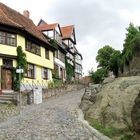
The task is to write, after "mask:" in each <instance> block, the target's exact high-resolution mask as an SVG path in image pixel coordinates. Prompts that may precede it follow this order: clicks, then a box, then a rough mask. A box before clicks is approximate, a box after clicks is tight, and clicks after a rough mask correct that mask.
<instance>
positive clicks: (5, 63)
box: [3, 59, 13, 67]
mask: <svg viewBox="0 0 140 140" xmlns="http://www.w3.org/2000/svg"><path fill="white" fill-rule="evenodd" d="M3 66H4V67H12V66H13V60H11V59H3Z"/></svg>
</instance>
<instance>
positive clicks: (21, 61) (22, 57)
mask: <svg viewBox="0 0 140 140" xmlns="http://www.w3.org/2000/svg"><path fill="white" fill-rule="evenodd" d="M19 68H21V69H23V70H24V72H23V73H21V79H19V74H17V73H16V71H14V90H16V91H18V90H19V88H20V82H21V80H22V79H23V77H24V74H25V73H26V72H27V60H26V54H25V53H24V52H23V50H22V47H21V46H18V47H17V67H16V69H19Z"/></svg>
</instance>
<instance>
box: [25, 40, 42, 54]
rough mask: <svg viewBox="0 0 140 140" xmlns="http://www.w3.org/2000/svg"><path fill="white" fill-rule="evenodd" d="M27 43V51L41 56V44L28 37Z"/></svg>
mask: <svg viewBox="0 0 140 140" xmlns="http://www.w3.org/2000/svg"><path fill="white" fill-rule="evenodd" d="M25 44H26V46H25V50H26V51H28V52H31V53H33V54H36V55H39V56H41V46H39V45H38V44H36V43H33V42H32V41H30V40H27V39H26V43H25Z"/></svg>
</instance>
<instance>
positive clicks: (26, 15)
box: [23, 10, 30, 18]
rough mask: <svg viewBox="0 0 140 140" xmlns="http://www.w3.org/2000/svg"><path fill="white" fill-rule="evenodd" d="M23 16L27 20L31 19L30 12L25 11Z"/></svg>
mask: <svg viewBox="0 0 140 140" xmlns="http://www.w3.org/2000/svg"><path fill="white" fill-rule="evenodd" d="M23 15H24V16H25V17H26V18H29V17H30V12H29V11H28V10H24V11H23Z"/></svg>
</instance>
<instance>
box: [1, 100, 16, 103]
mask: <svg viewBox="0 0 140 140" xmlns="http://www.w3.org/2000/svg"><path fill="white" fill-rule="evenodd" d="M0 103H6V104H11V103H13V101H9V100H0Z"/></svg>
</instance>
